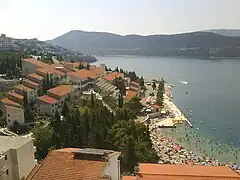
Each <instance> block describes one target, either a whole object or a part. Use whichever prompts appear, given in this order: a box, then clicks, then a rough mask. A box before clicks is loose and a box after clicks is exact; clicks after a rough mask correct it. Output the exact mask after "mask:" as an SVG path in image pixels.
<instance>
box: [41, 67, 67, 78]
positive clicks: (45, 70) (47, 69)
mask: <svg viewBox="0 0 240 180" xmlns="http://www.w3.org/2000/svg"><path fill="white" fill-rule="evenodd" d="M37 72H40V73H42V74H43V75H44V76H47V74H54V75H57V76H65V74H64V73H63V72H61V71H58V70H56V69H55V68H54V67H44V68H39V69H37Z"/></svg>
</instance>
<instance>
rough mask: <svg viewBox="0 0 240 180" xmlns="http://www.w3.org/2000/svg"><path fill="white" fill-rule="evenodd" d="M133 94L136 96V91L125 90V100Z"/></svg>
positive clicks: (128, 99) (129, 98)
mask: <svg viewBox="0 0 240 180" xmlns="http://www.w3.org/2000/svg"><path fill="white" fill-rule="evenodd" d="M135 96H137V93H136V92H135V91H131V90H127V91H126V97H125V99H126V100H127V101H130V100H131V99H132V98H133V97H135Z"/></svg>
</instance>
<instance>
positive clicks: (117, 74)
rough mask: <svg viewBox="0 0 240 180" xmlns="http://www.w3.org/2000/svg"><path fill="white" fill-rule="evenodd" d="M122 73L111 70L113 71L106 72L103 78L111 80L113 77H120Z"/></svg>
mask: <svg viewBox="0 0 240 180" xmlns="http://www.w3.org/2000/svg"><path fill="white" fill-rule="evenodd" d="M122 76H123V74H122V73H119V72H113V73H109V74H106V75H105V76H104V77H103V79H105V80H107V81H113V80H114V79H116V78H119V77H122Z"/></svg>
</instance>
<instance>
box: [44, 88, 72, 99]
mask: <svg viewBox="0 0 240 180" xmlns="http://www.w3.org/2000/svg"><path fill="white" fill-rule="evenodd" d="M72 88H73V86H72V85H61V86H57V87H55V88H52V89H49V90H48V92H49V93H51V94H54V95H56V96H59V97H61V96H65V95H67V94H69V93H70V92H72Z"/></svg>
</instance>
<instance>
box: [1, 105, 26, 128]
mask: <svg viewBox="0 0 240 180" xmlns="http://www.w3.org/2000/svg"><path fill="white" fill-rule="evenodd" d="M4 111H5V116H6V120H7V126H8V127H12V126H13V124H14V122H17V123H19V124H21V125H23V124H24V123H25V120H24V110H23V109H22V108H18V107H12V106H6V105H5V106H4Z"/></svg>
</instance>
